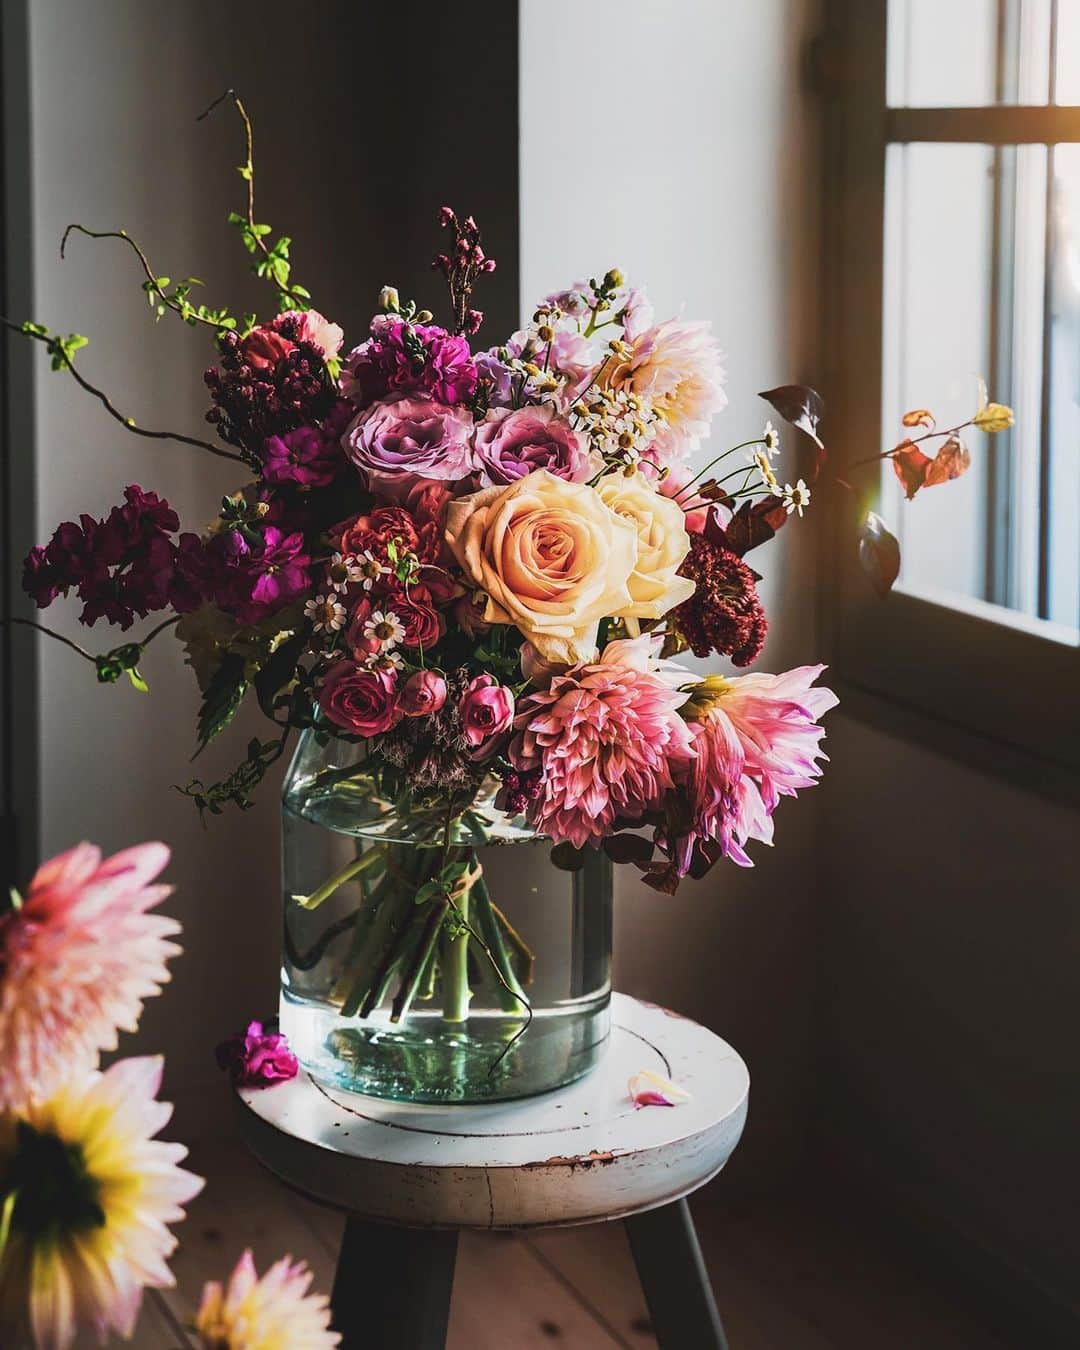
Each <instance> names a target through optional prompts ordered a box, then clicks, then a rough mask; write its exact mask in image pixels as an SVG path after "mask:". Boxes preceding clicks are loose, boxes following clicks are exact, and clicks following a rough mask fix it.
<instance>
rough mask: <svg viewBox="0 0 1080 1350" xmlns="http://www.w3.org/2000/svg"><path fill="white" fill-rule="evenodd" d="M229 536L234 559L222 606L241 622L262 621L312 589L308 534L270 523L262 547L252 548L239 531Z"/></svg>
mask: <svg viewBox="0 0 1080 1350" xmlns="http://www.w3.org/2000/svg"><path fill="white" fill-rule="evenodd" d="M228 539H229V544H228V545H227V546H226V547H227V548H228V547H230V546H231V556H232V562H231V566H230V567H229V568H228V579H227V582H226V591H225V595H224V596H223V597H221V600H222V608H224V609H228V610H229V612H230V613H233V614H235V615H236V617H237V618H238V619H239V620H240V622H241V623H258V622H259V620H260V619H263V618H265V617H266V616H267V615H268V614H273V613H274V611H275V610H278V609H280V608H281V607H282V605H286V604H288V603H289V601H290V600H295V599H296V598H297V597H298V596H300V595H303V594H304V592H305V591H306V590H307V589H308V587H309V582H310V578H309V575H308V567H309V565H310V563H311V559H310V557H308V555H307V554H306V553H305V552H304V536H303V535H302V534H301V533H300V532H299V531H297V532H296V533H294V534H285V533H284V532H283V531H282V530H279V529H278V527H277V526H276V525H268V526H267V527H266V529H265V530H264V531H263V538H262V546H261V547H260V548H258V549H251V548H249V547H248V545H247V544H246V543H245V541H244V540H243V538H242V537H241V536H240V535H239V534H238V533H236V532H235V531H233V532H231V534H230V535H229V536H228Z"/></svg>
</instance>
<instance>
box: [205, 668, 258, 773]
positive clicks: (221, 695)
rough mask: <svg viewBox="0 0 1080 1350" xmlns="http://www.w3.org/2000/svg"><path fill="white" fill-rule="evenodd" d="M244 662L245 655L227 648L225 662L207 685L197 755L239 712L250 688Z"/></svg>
mask: <svg viewBox="0 0 1080 1350" xmlns="http://www.w3.org/2000/svg"><path fill="white" fill-rule="evenodd" d="M244 664H245V663H244V658H243V657H242V656H237V655H236V654H235V653H234V652H227V653H226V654H225V656H224V658H223V659H222V662H221V665H220V666H218V668H217V670H216V671H215V672H214V676H213V679H211V681H210V683H209V684H208V685H207V686H206V691H205V693H204V694H203V701H202V706H201V707H200V708H199V721H198V726H197V734H198V738H199V749H198V750H197V751H196V752H195V753H196V755H198V754H199V753H200V752H201V751H202V750H204V749H205V748H206V746H207V745H209V743H210V742H211V741H212V740H213V739H214V737H215V736H216V735H217V734H218V733H219V732H220V731H223V730H224V729H225V728H226V727H227V726H228V725H229V723H230V722H231V721H232V719H233V717H234V716H235V715H236V710H237V708H239V706H240V702H241V700H242V699H243V697H244V694H245V693H246V692H247V679H246V677H245V675H244Z"/></svg>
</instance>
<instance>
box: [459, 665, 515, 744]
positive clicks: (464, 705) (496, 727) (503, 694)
mask: <svg viewBox="0 0 1080 1350" xmlns="http://www.w3.org/2000/svg"><path fill="white" fill-rule="evenodd" d="M513 720H514V696H513V694H512V693H511V692H510V690H509V689H506V688H504V687H503V686H502V685H501V684H499V683H498V682H497V681H496V679H495V677H494V676H493V675H477V676H476V677H475V679H472V680H470V681H469V683H468V686H467V687H466V690H465V696H464V698H462V700H461V725H462V728H463V730H464V732H465V739H466V740H467V741H468V742H469V744H470V745H471V746H472V747H473V756H472V757H473V759H486V758H487V757H488V755H490V754H491V753H492V752H493V751H494V749H495V742H496V739H497V738H498V737H499V736H501V735H502V733H503V732H504V731H506V730H507V729H508V728H509V726H510V723H511V722H512V721H513Z"/></svg>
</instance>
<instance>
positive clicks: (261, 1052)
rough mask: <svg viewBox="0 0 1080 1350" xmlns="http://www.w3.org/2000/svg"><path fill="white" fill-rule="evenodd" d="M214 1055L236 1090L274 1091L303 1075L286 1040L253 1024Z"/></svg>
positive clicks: (231, 1037)
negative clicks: (268, 1089)
mask: <svg viewBox="0 0 1080 1350" xmlns="http://www.w3.org/2000/svg"><path fill="white" fill-rule="evenodd" d="M214 1054H215V1057H216V1059H217V1062H218V1068H220V1069H224V1070H226V1071H227V1072H228V1074H229V1076H230V1077H231V1078H232V1081H233V1083H234V1084H235V1085H236V1087H271V1086H272V1085H273V1084H274V1083H284V1082H286V1081H287V1080H288V1079H290V1078H295V1077H296V1075H297V1073H298V1072H299V1071H300V1065H299V1064H298V1063H297V1060H296V1056H295V1055H294V1054H293V1053H292V1051H291V1050H290V1049H289V1043H288V1041H286V1039H285V1037H284V1036H283V1035H282V1034H281V1032H278V1031H267V1030H266V1028H265V1027H264V1026H263V1024H262V1023H261V1022H249V1023H248V1024H247V1028H246V1029H245V1030H244V1031H239V1032H237V1033H236V1034H235V1035H234V1036H230V1037H229V1038H228V1040H224V1041H222V1042H221V1044H220V1045H219V1046H218V1047H217V1049H216V1050H215V1051H214Z"/></svg>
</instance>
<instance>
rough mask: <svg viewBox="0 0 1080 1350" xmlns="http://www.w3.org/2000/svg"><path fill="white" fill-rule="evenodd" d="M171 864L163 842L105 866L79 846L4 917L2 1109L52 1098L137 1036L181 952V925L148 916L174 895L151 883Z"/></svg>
mask: <svg viewBox="0 0 1080 1350" xmlns="http://www.w3.org/2000/svg"><path fill="white" fill-rule="evenodd" d="M168 861H169V850H168V849H167V848H166V847H165V845H164V844H140V845H138V846H137V847H136V848H129V849H127V850H125V851H124V852H123V853H117V854H115V855H114V856H113V857H112V858H107V859H106V860H105V861H102V858H101V851H100V849H97V848H95V847H94V846H93V845H92V844H79V845H77V846H76V847H75V848H73V849H71V850H70V851H69V852H67V853H61V854H60V855H59V857H56V858H53V859H52V860H51V861H49V862H46V863H42V865H41V866H40V867H39V868H38V870H37V873H36V874H35V876H34V879H33V881H31V883H30V889H29V891H28V892H27V895H26V898H25V900H22V901H20V902H19V904H18V905H17V906H16V907H15V908H13V909H11V910H9V911H8V912H7V913H6V914H5V915H4V916H3V917H2V918H0V1045H2V1046H3V1047H4V1068H3V1072H2V1073H0V1110H3V1109H6V1108H11V1107H19V1106H22V1105H23V1104H24V1103H25V1102H27V1101H29V1100H30V1099H32V1098H45V1097H48V1096H49V1095H50V1094H51V1093H52V1092H53V1091H55V1089H56V1087H57V1085H58V1083H59V1082H60V1081H61V1079H64V1078H67V1077H69V1076H70V1074H71V1073H72V1071H73V1070H78V1069H86V1068H90V1067H92V1066H93V1065H94V1063H95V1061H96V1058H97V1055H98V1053H99V1052H100V1051H102V1050H114V1049H115V1048H116V1033H117V1031H118V1030H120V1031H134V1030H135V1027H136V1025H137V1023H138V1020H139V1014H140V1013H141V1012H142V1005H143V999H145V998H149V997H150V996H151V995H153V994H156V993H158V991H159V990H160V988H161V986H162V985H163V984H165V983H166V982H167V981H168V979H169V972H168V970H167V969H166V965H165V963H166V961H167V960H168V958H169V957H170V956H176V955H177V954H178V953H179V951H180V948H179V947H178V946H176V944H175V943H172V942H169V941H168V940H167V939H168V938H170V937H172V936H173V935H174V934H176V933H178V932H179V931H180V925H179V924H178V923H177V922H176V921H175V920H174V919H168V918H165V917H164V916H163V915H160V914H149V913H147V911H148V910H150V909H152V908H153V907H154V906H155V905H156V904H158V903H159V902H160V901H161V900H163V899H164V898H165V896H167V895H168V894H169V892H170V891H171V890H172V887H171V886H164V885H160V884H159V885H152V884H151V883H152V882H153V880H154V878H155V877H156V876H157V875H158V873H159V872H161V870H162V869H163V868H164V867H165V865H166V863H167V862H168Z"/></svg>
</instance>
